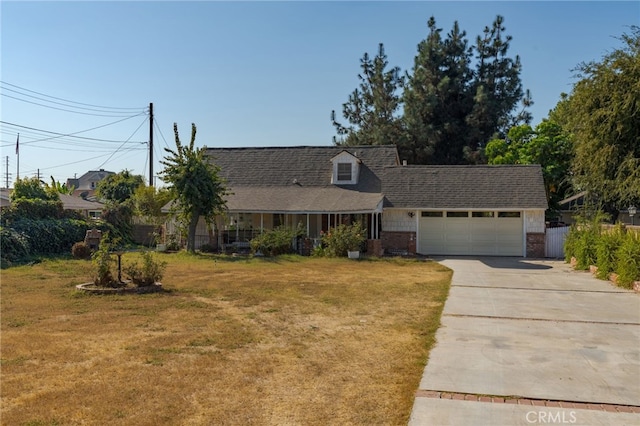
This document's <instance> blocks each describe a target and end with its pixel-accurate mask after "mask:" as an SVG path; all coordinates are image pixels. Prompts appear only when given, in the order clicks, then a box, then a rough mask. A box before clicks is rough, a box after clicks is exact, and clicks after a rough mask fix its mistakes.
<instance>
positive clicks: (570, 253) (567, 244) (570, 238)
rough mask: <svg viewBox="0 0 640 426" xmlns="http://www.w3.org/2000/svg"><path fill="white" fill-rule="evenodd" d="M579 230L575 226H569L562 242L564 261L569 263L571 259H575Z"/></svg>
mask: <svg viewBox="0 0 640 426" xmlns="http://www.w3.org/2000/svg"><path fill="white" fill-rule="evenodd" d="M579 232H580V231H579V229H578V227H577V226H576V225H571V227H570V228H569V232H568V233H567V237H566V238H565V240H564V260H565V262H567V263H569V262H571V258H572V257H576V244H577V243H578V236H579Z"/></svg>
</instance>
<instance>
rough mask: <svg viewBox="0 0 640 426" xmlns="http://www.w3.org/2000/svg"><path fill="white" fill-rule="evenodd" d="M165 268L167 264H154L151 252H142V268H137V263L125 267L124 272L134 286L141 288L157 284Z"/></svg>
mask: <svg viewBox="0 0 640 426" xmlns="http://www.w3.org/2000/svg"><path fill="white" fill-rule="evenodd" d="M166 266H167V262H156V261H155V260H154V258H153V255H152V254H151V252H149V251H144V252H142V267H140V266H138V262H135V263H132V264H130V265H127V266H126V267H125V268H124V271H125V273H126V274H127V275H128V276H129V278H130V279H131V281H132V282H133V283H134V284H135V285H137V286H140V287H142V286H149V285H153V284H155V283H156V282H159V281H160V280H161V279H162V276H163V275H164V269H165V268H166Z"/></svg>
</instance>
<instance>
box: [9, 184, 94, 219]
mask: <svg viewBox="0 0 640 426" xmlns="http://www.w3.org/2000/svg"><path fill="white" fill-rule="evenodd" d="M12 191H13V190H12V189H6V188H2V189H1V190H0V207H1V208H5V207H9V206H11V192H12ZM59 196H60V201H62V208H63V209H64V210H75V211H77V212H79V213H80V214H82V215H83V216H86V217H90V218H93V219H99V218H100V216H101V215H102V209H103V208H104V204H102V203H98V202H96V201H87V200H83V199H82V198H80V197H74V196H72V195H68V194H59Z"/></svg>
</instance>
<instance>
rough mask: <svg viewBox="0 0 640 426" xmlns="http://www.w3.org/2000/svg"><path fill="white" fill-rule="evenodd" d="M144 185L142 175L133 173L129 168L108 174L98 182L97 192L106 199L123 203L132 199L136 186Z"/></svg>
mask: <svg viewBox="0 0 640 426" xmlns="http://www.w3.org/2000/svg"><path fill="white" fill-rule="evenodd" d="M141 185H144V178H143V177H142V176H141V175H133V174H131V172H129V171H128V170H123V171H121V172H120V173H116V174H113V175H109V176H107V177H106V178H105V179H103V180H101V181H100V182H99V183H98V187H97V188H96V193H97V194H98V195H99V196H100V197H102V198H104V199H105V200H107V202H108V201H112V202H115V203H123V202H125V201H127V200H128V199H130V198H131V197H132V196H133V194H134V192H135V190H136V188H138V187H139V186H141Z"/></svg>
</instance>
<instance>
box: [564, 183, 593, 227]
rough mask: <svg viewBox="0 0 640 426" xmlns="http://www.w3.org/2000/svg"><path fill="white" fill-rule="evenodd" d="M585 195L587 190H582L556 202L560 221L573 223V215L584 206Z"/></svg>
mask: <svg viewBox="0 0 640 426" xmlns="http://www.w3.org/2000/svg"><path fill="white" fill-rule="evenodd" d="M586 197H587V191H582V192H579V193H577V194H575V195H572V196H570V197H567V198H565V199H564V200H562V201H560V202H559V203H558V208H559V210H560V222H561V223H563V224H567V225H570V224H572V223H574V222H575V219H574V217H575V216H576V215H577V214H578V212H579V211H580V209H582V207H583V206H584V204H585V199H586Z"/></svg>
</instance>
